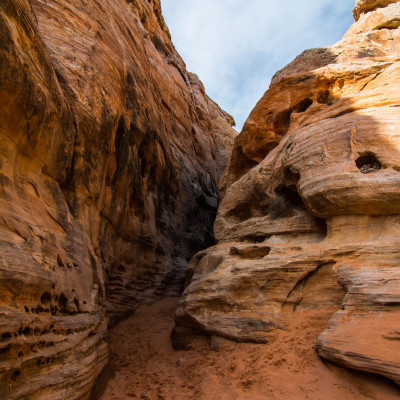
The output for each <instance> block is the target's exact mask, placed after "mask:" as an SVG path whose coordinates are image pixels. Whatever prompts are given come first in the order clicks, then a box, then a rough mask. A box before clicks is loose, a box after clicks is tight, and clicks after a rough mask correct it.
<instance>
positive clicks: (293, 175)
mask: <svg viewBox="0 0 400 400" xmlns="http://www.w3.org/2000/svg"><path fill="white" fill-rule="evenodd" d="M354 14H355V18H356V20H357V22H356V23H355V24H354V25H353V26H352V27H351V28H350V30H349V31H348V32H347V34H346V35H345V37H344V38H343V40H342V41H341V42H339V43H337V44H336V45H334V46H331V47H328V48H324V49H313V50H308V51H306V52H304V53H302V54H301V55H300V56H298V57H297V58H296V59H295V60H294V61H293V62H292V63H291V64H289V65H288V66H287V67H285V68H284V69H283V70H281V71H279V72H278V73H277V74H276V75H275V77H274V78H273V80H272V83H271V86H270V88H269V90H268V91H267V92H266V93H265V94H264V96H263V97H262V99H261V100H260V101H259V102H258V104H257V105H256V107H255V108H254V110H253V111H252V112H251V114H250V116H249V118H248V119H247V122H246V124H245V126H244V128H243V131H242V132H241V134H240V135H239V136H238V137H237V139H236V140H235V145H234V149H233V153H232V159H231V163H230V167H229V174H228V177H227V182H228V186H229V187H228V189H227V191H226V194H225V196H224V198H223V201H222V203H221V204H220V206H219V209H218V215H217V219H216V223H215V235H216V239H217V241H218V245H216V246H214V247H211V248H209V249H207V250H205V251H202V252H200V253H198V254H197V255H196V256H195V257H194V258H193V259H192V261H191V263H190V265H189V269H188V274H187V283H188V286H187V288H186V290H185V292H184V296H183V298H182V301H181V302H180V305H179V307H178V310H177V312H176V325H175V328H174V332H173V335H172V337H173V339H174V341H175V345H176V346H184V345H185V344H186V343H187V340H189V339H190V335H192V334H193V333H198V332H199V331H200V332H203V333H206V334H209V335H219V336H223V337H226V338H231V339H235V340H239V341H255V342H268V341H271V340H273V338H274V337H275V336H276V335H277V334H279V331H280V330H282V329H287V327H288V326H289V322H290V320H291V318H292V316H293V315H294V314H295V313H302V312H303V311H304V310H318V309H324V310H325V311H326V312H330V313H331V315H332V318H331V320H330V322H329V324H328V326H327V328H326V330H325V331H324V332H323V333H322V334H321V336H320V337H319V339H318V342H317V351H318V353H319V354H320V355H321V356H322V357H325V358H327V359H328V360H332V361H334V362H337V363H339V364H341V365H344V366H347V367H350V368H355V369H360V370H363V371H368V372H373V373H377V374H381V375H384V376H386V377H389V378H391V379H393V380H395V381H396V382H397V383H400V359H399V356H398V351H397V346H398V345H397V343H398V340H399V330H398V327H396V324H397V322H398V318H399V312H400V311H399V310H400V309H399V304H400V291H399V287H400V280H399V277H400V267H399V257H400V252H399V248H400V247H399V246H400V190H399V187H400V174H399V171H400V144H399V143H400V136H399V135H400V131H399V128H398V127H399V123H400V111H399V110H400V109H399V105H400V95H399V78H400V63H399V61H398V60H399V55H400V29H399V25H400V3H399V2H397V1H357V5H356V8H355V10H354ZM310 324H312V321H310ZM299 334H301V333H299Z"/></svg>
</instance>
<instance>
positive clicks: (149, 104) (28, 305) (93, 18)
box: [0, 0, 234, 400]
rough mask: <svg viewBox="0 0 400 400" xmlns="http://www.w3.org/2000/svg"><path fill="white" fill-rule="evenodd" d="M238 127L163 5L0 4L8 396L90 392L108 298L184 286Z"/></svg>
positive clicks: (120, 305)
mask: <svg viewBox="0 0 400 400" xmlns="http://www.w3.org/2000/svg"><path fill="white" fill-rule="evenodd" d="M232 123H233V120H232V118H231V117H230V116H228V115H227V114H226V113H225V112H223V111H222V110H220V108H219V107H218V106H217V105H216V104H214V103H213V102H212V101H211V100H210V99H209V98H208V97H207V96H206V94H205V91H204V87H203V85H202V84H201V82H200V81H199V80H198V78H197V77H196V76H195V75H193V74H190V73H188V72H187V71H186V69H185V64H184V62H183V61H182V59H181V58H180V57H179V55H178V54H177V52H176V51H175V49H174V47H173V45H172V43H171V40H170V37H169V32H168V29H167V27H166V26H165V23H164V20H163V18H162V15H161V9H160V2H159V1H157V0H154V1H132V2H126V1H124V0H115V1H111V2H110V1H83V0H68V1H64V0H62V1H56V0H46V1H42V0H32V1H28V0H4V1H2V2H1V4H0V215H1V217H0V257H1V258H0V398H2V399H8V398H10V399H41V400H43V399H85V398H88V396H89V394H90V390H91V386H92V384H93V382H94V379H95V377H96V376H97V375H98V373H99V371H100V370H101V369H102V367H103V366H104V364H105V363H106V360H107V346H106V342H105V335H106V328H107V327H106V310H107V312H108V315H109V316H110V317H111V318H118V317H120V316H122V315H124V314H126V313H127V312H131V311H132V310H134V309H135V307H136V306H137V305H138V304H139V303H141V302H143V301H151V300H152V299H155V298H157V296H159V295H160V294H164V295H166V294H178V293H179V290H181V289H180V288H181V287H182V280H183V274H184V273H183V271H184V268H185V267H186V263H187V260H188V259H190V257H191V256H192V255H193V254H194V253H195V252H197V251H199V250H200V249H202V248H204V247H206V246H209V245H211V244H213V232H212V223H213V219H214V216H215V212H216V206H217V196H218V180H219V178H220V176H221V174H222V171H223V168H224V165H225V163H226V161H227V159H228V158H229V152H230V146H231V143H232V142H233V138H234V130H233V129H232V128H231V124H232Z"/></svg>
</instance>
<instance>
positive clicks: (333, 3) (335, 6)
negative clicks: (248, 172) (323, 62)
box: [161, 0, 355, 131]
mask: <svg viewBox="0 0 400 400" xmlns="http://www.w3.org/2000/svg"><path fill="white" fill-rule="evenodd" d="M354 3H355V0H278V1H276V0H162V2H161V6H162V11H163V15H164V18H165V20H166V22H167V25H168V27H169V29H170V32H171V35H172V41H173V43H174V45H175V47H176V49H177V50H178V52H179V54H180V55H181V56H182V58H183V60H184V61H185V63H186V65H187V69H188V70H189V71H191V72H194V73H196V74H197V75H198V76H199V77H200V79H201V80H202V81H203V83H204V85H205V88H206V91H207V94H208V95H209V96H210V97H211V98H212V99H213V100H214V101H216V102H217V103H218V104H219V105H220V106H221V107H222V108H223V109H225V110H226V111H227V112H229V113H230V114H232V115H233V117H234V118H235V120H236V125H237V126H236V129H237V130H238V131H240V130H241V128H242V125H243V123H244V121H245V120H246V118H247V117H248V115H249V113H250V111H251V110H252V109H253V107H254V106H255V105H256V103H257V101H258V100H259V99H260V98H261V96H262V95H263V93H264V92H265V91H266V90H267V89H268V86H269V82H270V80H271V78H272V76H273V75H274V73H275V72H276V71H277V70H279V69H281V68H282V67H284V66H285V65H286V64H288V63H289V62H290V61H292V60H293V59H294V58H295V57H296V56H297V55H298V54H300V53H301V52H302V51H303V50H305V49H309V48H312V47H324V46H329V45H331V44H334V43H335V42H337V41H338V40H340V39H341V38H342V36H343V34H344V33H345V32H346V30H347V29H348V28H349V27H350V25H351V24H352V22H353V16H352V8H353V7H354Z"/></svg>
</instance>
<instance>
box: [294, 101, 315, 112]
mask: <svg viewBox="0 0 400 400" xmlns="http://www.w3.org/2000/svg"><path fill="white" fill-rule="evenodd" d="M312 103H313V101H312V100H311V99H309V98H306V99H304V100H302V101H300V103H298V104H296V105H295V106H294V109H293V111H295V112H298V113H301V112H304V111H307V109H308V108H309V107H310V106H311V104H312Z"/></svg>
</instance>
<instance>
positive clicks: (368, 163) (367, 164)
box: [355, 153, 382, 174]
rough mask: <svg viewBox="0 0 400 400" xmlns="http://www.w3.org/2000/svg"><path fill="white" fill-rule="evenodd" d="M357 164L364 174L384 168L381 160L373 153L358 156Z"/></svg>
mask: <svg viewBox="0 0 400 400" xmlns="http://www.w3.org/2000/svg"><path fill="white" fill-rule="evenodd" d="M355 162H356V166H357V168H358V169H359V170H360V172H361V173H362V174H370V173H371V172H376V171H379V170H380V169H382V164H381V162H380V161H379V160H378V159H377V158H376V156H375V154H373V153H364V154H360V156H359V157H358V158H357V160H356V161H355Z"/></svg>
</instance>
